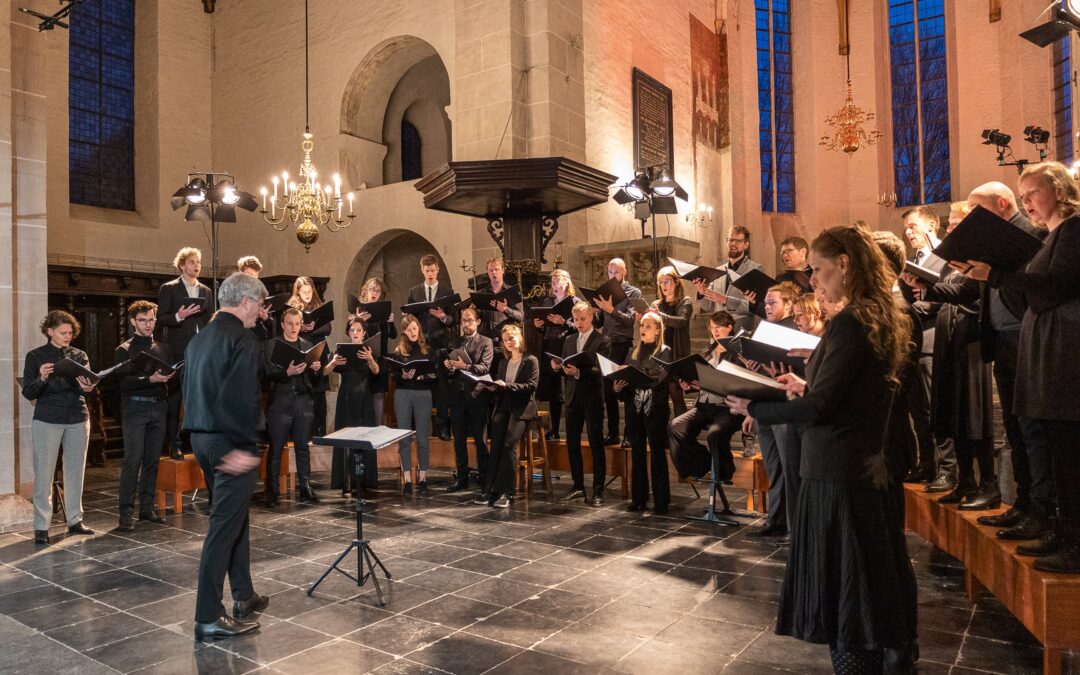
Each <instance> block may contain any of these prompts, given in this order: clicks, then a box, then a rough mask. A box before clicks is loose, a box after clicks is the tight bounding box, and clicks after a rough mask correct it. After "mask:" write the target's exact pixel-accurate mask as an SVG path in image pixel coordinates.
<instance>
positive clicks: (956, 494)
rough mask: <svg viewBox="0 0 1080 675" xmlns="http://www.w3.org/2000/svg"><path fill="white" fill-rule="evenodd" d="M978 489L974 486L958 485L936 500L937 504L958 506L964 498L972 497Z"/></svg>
mask: <svg viewBox="0 0 1080 675" xmlns="http://www.w3.org/2000/svg"><path fill="white" fill-rule="evenodd" d="M977 491H978V488H977V487H976V486H974V485H970V484H964V483H959V484H957V486H956V488H955V489H954V490H953V491H952V492H950V493H949V494H947V495H945V496H944V497H942V498H941V499H939V500H938V504H959V503H960V502H962V501H964V498H965V497H968V496H970V495H974V494H975V493H976V492H977Z"/></svg>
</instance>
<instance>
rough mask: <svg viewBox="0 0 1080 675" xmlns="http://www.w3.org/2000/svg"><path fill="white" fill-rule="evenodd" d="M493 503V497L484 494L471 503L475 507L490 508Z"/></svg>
mask: <svg viewBox="0 0 1080 675" xmlns="http://www.w3.org/2000/svg"><path fill="white" fill-rule="evenodd" d="M494 501H495V495H491V494H488V493H486V492H485V493H483V494H482V495H480V496H479V497H477V498H476V499H474V500H473V502H472V503H473V504H476V505H477V506H491V504H492V502H494Z"/></svg>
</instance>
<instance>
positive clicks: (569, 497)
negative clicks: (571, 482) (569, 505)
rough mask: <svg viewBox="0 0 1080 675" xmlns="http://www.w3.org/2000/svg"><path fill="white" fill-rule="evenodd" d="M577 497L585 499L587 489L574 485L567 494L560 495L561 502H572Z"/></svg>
mask: <svg viewBox="0 0 1080 675" xmlns="http://www.w3.org/2000/svg"><path fill="white" fill-rule="evenodd" d="M575 499H585V490H582V489H580V488H573V487H572V488H570V489H569V490H567V491H566V494H564V495H563V496H562V497H559V501H560V502H572V501H574V500H575Z"/></svg>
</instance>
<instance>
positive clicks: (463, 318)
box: [461, 317, 479, 323]
mask: <svg viewBox="0 0 1080 675" xmlns="http://www.w3.org/2000/svg"><path fill="white" fill-rule="evenodd" d="M461 323H479V320H478V319H466V318H465V317H461Z"/></svg>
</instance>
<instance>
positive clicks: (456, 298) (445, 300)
mask: <svg viewBox="0 0 1080 675" xmlns="http://www.w3.org/2000/svg"><path fill="white" fill-rule="evenodd" d="M460 302H461V296H460V295H458V294H457V293H451V294H450V295H444V296H443V297H441V298H435V299H434V300H432V301H431V302H427V301H424V302H413V303H410V304H408V305H402V306H401V311H402V312H404V313H405V314H412V315H413V316H424V315H426V314H427V312H428V310H429V309H435V308H439V309H441V310H443V311H444V312H446V313H447V314H450V313H451V312H453V309H454V305H457V304H458V303H460Z"/></svg>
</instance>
